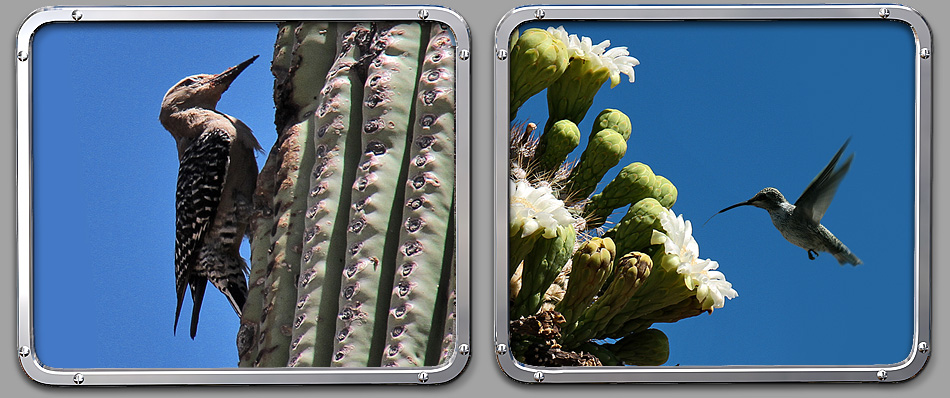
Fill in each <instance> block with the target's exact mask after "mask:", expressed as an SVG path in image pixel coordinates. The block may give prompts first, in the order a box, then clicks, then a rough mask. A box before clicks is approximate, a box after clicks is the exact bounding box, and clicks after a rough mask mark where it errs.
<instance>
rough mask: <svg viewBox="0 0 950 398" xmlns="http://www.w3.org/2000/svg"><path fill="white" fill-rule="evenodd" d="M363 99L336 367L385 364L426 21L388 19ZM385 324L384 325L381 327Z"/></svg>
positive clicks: (377, 40) (376, 43) (379, 37)
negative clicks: (381, 362)
mask: <svg viewBox="0 0 950 398" xmlns="http://www.w3.org/2000/svg"><path fill="white" fill-rule="evenodd" d="M380 25H381V26H380V29H379V31H378V32H377V34H376V37H375V39H374V44H373V49H374V50H376V51H378V54H377V55H375V57H373V58H372V60H371V61H370V66H369V68H368V71H367V79H366V84H365V86H364V93H363V94H364V99H363V112H362V113H363V134H362V148H363V152H364V154H363V157H362V158H361V163H360V165H359V167H358V170H357V176H356V180H355V182H354V184H353V189H354V191H353V196H352V202H353V204H352V206H351V209H350V222H349V227H348V228H349V231H348V234H347V239H346V241H347V250H348V251H349V252H348V253H347V254H348V256H349V257H348V259H347V264H346V266H345V268H344V272H343V279H342V282H341V286H342V288H341V292H340V295H341V297H340V304H339V318H338V320H337V339H336V341H335V342H334V354H333V358H332V361H331V365H333V366H359V367H365V366H379V364H380V361H381V358H382V346H383V344H384V343H385V339H384V332H385V328H386V312H387V310H388V309H389V297H390V295H391V293H392V282H393V278H394V271H395V260H396V256H395V252H396V250H395V247H396V246H397V245H398V238H399V236H398V234H394V233H388V232H387V231H396V230H398V225H399V223H400V222H401V221H402V207H401V206H399V202H401V201H402V194H403V191H404V190H405V189H404V187H403V186H402V184H401V183H400V181H405V176H406V170H405V167H404V165H405V164H406V154H407V152H406V145H407V141H408V137H409V129H410V126H411V125H412V123H411V120H413V119H412V118H413V115H412V112H413V109H412V108H413V104H414V101H413V99H414V98H415V86H416V82H417V81H418V78H419V63H420V62H419V61H420V60H419V58H420V52H421V51H420V47H421V34H422V33H421V27H420V26H419V24H417V23H411V24H391V23H386V24H380ZM377 329H379V330H378V331H377Z"/></svg>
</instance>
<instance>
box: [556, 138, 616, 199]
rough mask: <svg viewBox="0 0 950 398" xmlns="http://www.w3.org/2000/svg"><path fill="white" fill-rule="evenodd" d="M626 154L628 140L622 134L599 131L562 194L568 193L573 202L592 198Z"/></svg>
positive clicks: (588, 145) (569, 178)
mask: <svg viewBox="0 0 950 398" xmlns="http://www.w3.org/2000/svg"><path fill="white" fill-rule="evenodd" d="M626 153H627V140H625V139H624V138H623V136H622V135H620V133H618V132H616V131H614V130H611V129H604V130H600V131H598V132H597V134H594V137H593V138H591V140H590V142H589V143H588V144H587V149H585V150H584V153H582V154H581V159H580V161H579V162H578V163H577V166H575V167H574V169H573V170H571V175H570V177H568V183H567V185H566V186H565V188H564V189H563V190H562V192H566V193H567V195H568V197H569V199H570V200H572V201H577V200H581V199H584V198H586V197H588V196H590V194H591V193H593V192H594V189H596V188H597V183H598V182H600V180H601V179H602V178H604V175H605V174H607V171H608V170H610V168H611V167H614V166H616V165H617V163H620V159H622V158H623V155H624V154H626Z"/></svg>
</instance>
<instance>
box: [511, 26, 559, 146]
mask: <svg viewBox="0 0 950 398" xmlns="http://www.w3.org/2000/svg"><path fill="white" fill-rule="evenodd" d="M517 39H518V41H517V42H515V44H514V46H513V47H512V48H511V55H510V58H511V60H510V61H509V68H510V69H509V70H510V71H511V73H510V76H511V79H510V82H511V86H510V88H509V91H510V94H511V96H510V103H509V104H510V117H511V119H514V118H515V115H516V114H517V113H518V108H520V107H521V105H523V104H524V103H525V101H527V100H528V98H531V96H533V95H535V94H537V93H540V92H541V91H542V90H544V89H545V88H547V87H548V86H550V85H551V84H552V83H554V82H555V81H556V80H558V78H560V77H561V75H562V74H563V73H564V71H565V70H566V69H567V65H568V51H567V45H566V44H565V43H564V42H562V41H560V40H558V39H556V38H555V37H554V36H552V35H551V34H550V33H548V32H547V31H545V30H543V29H537V28H531V29H528V30H525V31H524V33H522V34H521V35H520V36H519V37H518V38H517ZM558 120H560V119H558ZM552 123H553V122H552ZM545 130H547V129H545Z"/></svg>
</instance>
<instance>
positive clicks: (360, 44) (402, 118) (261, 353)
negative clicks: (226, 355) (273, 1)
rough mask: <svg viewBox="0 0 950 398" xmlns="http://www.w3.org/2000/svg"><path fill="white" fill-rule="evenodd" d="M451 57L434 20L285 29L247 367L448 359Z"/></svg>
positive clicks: (243, 353)
mask: <svg viewBox="0 0 950 398" xmlns="http://www.w3.org/2000/svg"><path fill="white" fill-rule="evenodd" d="M454 60H455V51H454V42H453V40H452V35H451V32H450V31H449V30H448V29H447V28H445V27H440V26H438V25H437V24H432V23H422V24H420V23H415V22H413V23H406V24H401V23H380V24H374V23H319V22H305V23H295V22H290V23H285V24H281V25H280V26H279V33H278V37H277V41H276V44H275V52H274V62H273V67H272V71H273V72H274V76H275V93H274V98H275V103H276V105H277V110H276V116H275V124H277V127H278V133H279V134H278V139H277V143H276V144H275V146H274V148H273V149H272V150H271V152H270V154H269V155H268V161H267V163H265V167H264V170H263V171H262V172H261V175H260V178H259V182H258V194H257V195H256V197H255V204H256V205H257V208H258V215H259V217H258V218H257V220H256V224H255V229H254V236H253V237H252V245H251V246H252V254H251V258H252V259H251V260H252V261H251V263H252V264H251V291H250V292H249V299H248V304H247V305H246V306H245V307H246V308H245V311H244V316H243V318H242V325H241V330H240V332H239V335H238V348H239V354H240V358H241V361H240V365H241V366H361V367H365V366H381V365H382V363H381V360H382V358H383V357H384V355H385V356H386V358H387V362H386V364H385V365H386V366H422V365H435V364H437V363H438V361H439V360H440V357H444V358H450V357H451V355H450V354H451V352H453V351H454V342H455V339H454V335H453V333H454V323H453V322H454V314H455V308H454V298H453V297H454V296H453V294H452V292H453V291H454V278H453V277H452V275H453V274H452V272H453V271H454V259H455V257H454V248H455V239H454V222H453V221H452V220H453V219H454V212H455V209H454V203H455V202H454V195H455V188H454V187H455V167H454V166H455V165H454V159H455V145H454V144H455V100H454V98H455V94H454V91H455V86H454V83H455V79H454V75H455V73H454V72H455V67H454V66H455V64H454ZM397 270H398V272H397ZM450 300H452V302H451V303H450V302H449V301H450ZM387 339H388V340H387ZM450 345H453V347H450ZM384 351H385V352H384ZM445 352H448V354H446V353H445ZM387 353H388V354H389V355H386V354H387Z"/></svg>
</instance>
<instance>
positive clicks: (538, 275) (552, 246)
mask: <svg viewBox="0 0 950 398" xmlns="http://www.w3.org/2000/svg"><path fill="white" fill-rule="evenodd" d="M574 242H575V231H574V228H573V227H572V226H567V227H562V226H558V227H557V236H556V237H555V238H554V239H541V240H539V241H538V242H537V243H536V244H535V246H534V249H533V250H532V251H531V252H530V253H529V254H528V255H527V256H525V259H524V263H523V269H522V273H521V292H520V293H518V296H517V297H515V300H514V302H513V303H512V304H511V309H510V311H511V313H510V316H511V318H512V319H517V318H519V317H522V316H528V315H533V314H535V313H537V312H538V310H539V309H541V303H542V300H543V298H544V293H545V292H546V291H547V290H548V288H549V287H550V286H551V283H552V282H554V279H555V278H557V275H558V273H560V272H561V268H563V267H564V264H566V263H567V260H568V259H570V258H571V253H572V252H573V251H574Z"/></svg>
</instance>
